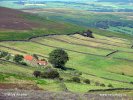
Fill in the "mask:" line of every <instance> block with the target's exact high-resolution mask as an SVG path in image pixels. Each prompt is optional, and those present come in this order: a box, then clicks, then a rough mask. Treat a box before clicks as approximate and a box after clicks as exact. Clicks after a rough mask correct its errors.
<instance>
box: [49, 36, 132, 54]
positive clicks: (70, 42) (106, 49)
mask: <svg viewBox="0 0 133 100" xmlns="http://www.w3.org/2000/svg"><path fill="white" fill-rule="evenodd" d="M50 38H52V39H54V40H57V41H60V42H64V43H68V44H72V45H78V46H84V47H91V48H96V49H102V50H109V51H114V49H108V48H103V47H96V46H90V45H85V44H79V43H72V42H68V41H65V40H61V39H57V38H54V37H50ZM119 52H124V53H132V54H133V52H128V51H123V50H119Z"/></svg>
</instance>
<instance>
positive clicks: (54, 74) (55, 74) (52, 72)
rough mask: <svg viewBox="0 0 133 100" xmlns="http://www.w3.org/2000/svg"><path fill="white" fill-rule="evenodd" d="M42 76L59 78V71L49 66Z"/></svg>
mask: <svg viewBox="0 0 133 100" xmlns="http://www.w3.org/2000/svg"><path fill="white" fill-rule="evenodd" d="M41 77H43V78H50V79H54V78H59V73H58V71H57V70H55V69H52V68H48V69H46V70H45V71H44V72H43V73H42V74H41Z"/></svg>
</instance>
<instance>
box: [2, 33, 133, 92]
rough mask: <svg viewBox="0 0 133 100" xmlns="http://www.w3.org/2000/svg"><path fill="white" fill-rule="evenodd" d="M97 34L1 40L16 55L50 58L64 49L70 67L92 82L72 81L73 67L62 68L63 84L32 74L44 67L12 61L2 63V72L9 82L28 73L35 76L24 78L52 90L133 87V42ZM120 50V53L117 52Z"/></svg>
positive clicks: (4, 49)
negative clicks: (58, 50)
mask: <svg viewBox="0 0 133 100" xmlns="http://www.w3.org/2000/svg"><path fill="white" fill-rule="evenodd" d="M94 36H95V38H94V39H92V38H88V37H84V36H81V35H79V34H75V35H53V36H45V37H39V38H34V39H31V40H29V41H5V42H4V41H3V42H0V50H3V51H8V52H9V53H12V54H23V55H26V54H31V55H32V54H38V55H40V56H43V57H46V58H47V57H48V54H49V53H50V52H51V51H52V50H54V49H56V48H62V49H64V50H65V51H66V52H67V53H68V55H69V57H70V60H69V61H68V63H67V64H66V67H67V68H71V69H74V70H76V71H79V72H82V75H81V76H79V77H80V78H81V81H83V80H84V79H89V80H91V84H89V85H87V84H83V83H82V82H81V83H73V82H71V81H68V80H69V79H70V78H71V77H73V73H74V71H73V70H67V71H61V70H59V72H60V75H61V77H62V78H63V79H64V83H60V82H59V81H57V80H48V79H34V78H33V77H32V75H31V73H32V72H33V71H34V70H43V68H41V69H39V68H35V67H26V68H25V67H24V66H20V65H15V66H14V65H13V64H9V62H8V63H2V64H0V69H1V75H2V76H3V77H4V79H7V81H8V82H10V81H13V80H15V81H16V82H17V81H18V80H16V76H15V75H19V76H25V77H27V76H28V77H31V79H28V78H25V79H24V80H30V81H32V83H34V84H37V86H39V87H40V88H43V89H44V90H50V91H63V90H64V88H67V89H68V90H69V91H72V92H87V91H89V90H92V89H93V90H94V89H108V88H110V87H108V85H109V84H111V85H112V86H113V88H133V85H132V84H131V82H132V81H133V73H132V72H133V66H132V65H133V51H132V49H131V46H132V41H130V39H129V40H128V39H122V38H117V37H107V36H102V35H98V34H94ZM116 50H117V52H114V51H116ZM112 52H114V53H112ZM10 67H11V70H9V71H8V70H6V69H9V68H10ZM15 69H16V70H15ZM25 70H26V71H25ZM14 71H15V73H14ZM5 73H8V74H13V75H14V76H12V78H9V77H7V78H5V77H6V74H5ZM24 73H27V74H24ZM2 79H3V78H1V80H2ZM9 79H10V80H9ZM5 82H6V81H5ZM43 83H45V84H43ZM96 83H100V84H102V83H103V84H105V86H97V85H96ZM48 84H50V85H48ZM64 86H65V87H64ZM129 94H130V93H129Z"/></svg>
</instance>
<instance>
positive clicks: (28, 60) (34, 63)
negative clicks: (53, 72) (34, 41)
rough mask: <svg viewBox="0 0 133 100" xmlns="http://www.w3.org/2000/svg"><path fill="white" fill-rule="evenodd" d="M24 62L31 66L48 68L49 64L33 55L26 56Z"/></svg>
mask: <svg viewBox="0 0 133 100" xmlns="http://www.w3.org/2000/svg"><path fill="white" fill-rule="evenodd" d="M24 61H25V62H26V63H27V64H29V65H31V66H46V65H47V64H48V63H47V61H46V60H38V59H36V58H35V57H33V56H31V55H26V56H24Z"/></svg>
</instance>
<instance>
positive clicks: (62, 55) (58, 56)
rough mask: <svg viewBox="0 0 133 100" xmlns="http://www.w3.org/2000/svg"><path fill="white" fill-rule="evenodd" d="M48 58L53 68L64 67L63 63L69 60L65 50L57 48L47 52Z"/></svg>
mask: <svg viewBox="0 0 133 100" xmlns="http://www.w3.org/2000/svg"><path fill="white" fill-rule="evenodd" d="M48 60H49V62H50V63H51V64H52V65H53V66H54V67H55V68H61V69H66V68H65V64H66V62H67V61H68V60H69V57H68V54H67V52H65V51H64V50H63V49H60V48H59V49H55V50H53V51H52V52H51V53H50V54H49V58H48Z"/></svg>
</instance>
